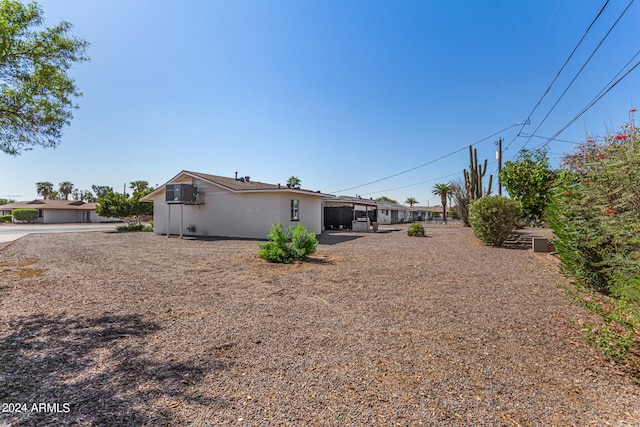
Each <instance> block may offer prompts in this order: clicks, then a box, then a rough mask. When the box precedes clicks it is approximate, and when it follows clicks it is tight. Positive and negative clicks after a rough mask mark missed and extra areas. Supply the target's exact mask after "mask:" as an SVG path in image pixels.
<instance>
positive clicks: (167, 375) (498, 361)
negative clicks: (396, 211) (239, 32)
mask: <svg viewBox="0 0 640 427" xmlns="http://www.w3.org/2000/svg"><path fill="white" fill-rule="evenodd" d="M426 231H427V237H425V238H411V237H408V236H407V235H406V233H405V232H404V231H399V232H387V233H378V234H361V235H357V234H349V233H342V234H339V233H336V234H333V235H330V236H324V237H323V242H324V244H322V245H320V246H319V248H318V252H317V253H316V255H315V256H314V257H313V258H312V259H311V261H310V262H307V263H304V264H295V265H287V266H284V265H274V264H267V263H265V262H263V261H262V260H260V259H259V258H257V257H256V256H255V253H256V245H255V243H254V242H252V241H243V240H227V239H221V240H208V241H204V240H179V239H176V238H171V239H167V238H165V237H163V236H157V235H153V234H151V233H129V234H115V233H102V232H97V233H69V234H58V235H31V236H27V237H25V238H23V239H20V240H18V241H16V242H14V243H13V244H11V245H9V246H7V247H5V248H4V249H3V250H2V251H0V313H1V314H0V367H1V368H0V369H1V371H0V404H2V408H0V409H2V412H0V424H2V425H6V424H8V425H38V426H42V425H56V426H57V425H122V426H125V425H149V426H158V425H172V426H173V425H182V426H184V425H198V426H200V425H296V426H299V425H339V426H345V425H353V426H356V425H358V426H359V425H367V426H369V425H433V426H440V425H460V426H467V425H477V426H482V425H486V426H500V425H504V426H518V425H520V426H532V425H544V426H547V425H559V426H571V425H575V426H584V425H594V426H596V425H597V426H602V425H629V426H631V425H640V405H638V401H639V397H640V384H639V383H638V378H637V377H634V376H632V375H629V374H628V372H626V371H625V370H624V368H623V367H620V366H616V365H615V364H612V363H610V362H608V361H606V360H605V359H604V358H603V357H602V356H601V355H600V354H599V353H598V352H597V351H596V350H595V349H593V348H591V347H590V346H589V345H588V344H587V343H586V342H585V340H584V339H583V337H582V332H581V331H580V330H579V328H578V327H576V326H574V322H579V321H580V320H581V319H582V318H583V316H585V315H586V313H585V312H583V311H582V309H580V308H577V307H575V306H573V305H572V304H571V303H570V302H569V301H568V300H567V299H566V297H565V295H564V291H563V287H562V283H563V282H562V279H561V277H560V276H559V275H558V274H557V273H556V272H555V268H554V267H553V266H552V265H551V264H549V263H547V262H546V261H545V260H544V259H543V258H542V257H540V256H539V255H536V254H533V253H531V252H530V251H529V250H523V249H521V248H520V247H519V246H518V245H511V246H510V247H509V248H501V249H492V248H488V247H485V246H482V245H481V244H479V243H478V242H477V241H476V240H475V239H474V238H473V236H472V234H471V231H470V230H469V229H465V228H462V227H451V226H441V225H435V226H432V227H429V228H427V230H426ZM34 403H36V404H40V403H44V404H50V405H49V406H46V405H45V406H38V405H36V406H35V410H34V406H33V404H34ZM16 404H18V405H20V406H17V405H16ZM11 405H13V406H11ZM39 408H40V409H41V410H38V409H39Z"/></svg>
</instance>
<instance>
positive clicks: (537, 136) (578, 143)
mask: <svg viewBox="0 0 640 427" xmlns="http://www.w3.org/2000/svg"><path fill="white" fill-rule="evenodd" d="M520 136H521V137H522V138H526V137H529V138H541V139H549V137H548V136H541V135H533V134H531V135H529V134H526V133H523V134H522V135H520ZM553 140H554V141H558V142H566V143H567V144H573V145H580V144H582V143H581V142H575V141H567V140H566V139H557V138H554V139H553Z"/></svg>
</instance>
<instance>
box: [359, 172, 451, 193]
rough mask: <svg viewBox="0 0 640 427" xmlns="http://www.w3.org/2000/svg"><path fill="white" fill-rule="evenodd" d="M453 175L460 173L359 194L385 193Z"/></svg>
mask: <svg viewBox="0 0 640 427" xmlns="http://www.w3.org/2000/svg"><path fill="white" fill-rule="evenodd" d="M455 175H460V172H456V173H452V174H450V175H445V176H441V177H438V178H433V179H427V180H426V181H420V182H416V183H415V184H409V185H403V186H402V187H395V188H387V189H386V190H380V191H371V192H369V193H362V194H361V196H368V195H369V194H377V193H385V192H387V191H393V190H400V189H403V188H409V187H414V186H416V185H420V184H426V183H427V182H432V181H437V180H439V179H444V178H450V177H452V176H455Z"/></svg>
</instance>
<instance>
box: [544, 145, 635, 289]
mask: <svg viewBox="0 0 640 427" xmlns="http://www.w3.org/2000/svg"><path fill="white" fill-rule="evenodd" d="M590 153H591V154H593V155H589V154H590ZM579 154H580V156H574V157H573V158H572V159H573V160H575V159H576V158H579V159H581V163H582V164H581V165H580V167H575V165H573V166H574V167H573V168H572V169H573V170H572V171H566V172H564V173H563V174H562V176H561V177H560V178H559V179H558V181H557V183H556V187H555V188H554V190H553V193H552V198H551V204H550V206H549V217H548V220H549V223H550V225H551V228H552V229H553V232H554V235H555V240H554V244H555V247H556V250H557V251H558V254H559V255H560V261H561V266H562V270H563V272H564V273H565V274H566V275H567V276H570V277H573V278H576V279H578V280H579V281H580V282H582V283H584V284H586V285H588V286H590V287H592V288H594V289H596V290H599V291H603V292H605V293H608V294H611V295H613V296H616V297H619V298H621V299H624V300H628V301H636V302H640V185H639V184H638V183H639V182H640V141H639V140H638V139H633V138H630V136H629V135H624V137H621V136H616V137H614V138H612V139H611V141H610V142H609V143H608V144H605V145H602V146H599V147H597V149H594V150H590V151H589V152H582V153H579ZM585 154H586V155H585Z"/></svg>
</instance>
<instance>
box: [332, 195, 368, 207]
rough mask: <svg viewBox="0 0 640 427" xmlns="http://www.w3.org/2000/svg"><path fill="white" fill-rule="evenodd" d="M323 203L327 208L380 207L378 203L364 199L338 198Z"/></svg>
mask: <svg viewBox="0 0 640 427" xmlns="http://www.w3.org/2000/svg"><path fill="white" fill-rule="evenodd" d="M323 201H324V202H325V206H349V205H358V206H378V203H377V202H376V201H375V200H371V199H362V198H360V197H349V196H338V197H332V198H327V199H324V200H323Z"/></svg>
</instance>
